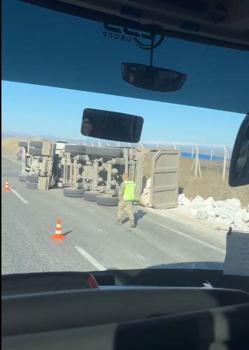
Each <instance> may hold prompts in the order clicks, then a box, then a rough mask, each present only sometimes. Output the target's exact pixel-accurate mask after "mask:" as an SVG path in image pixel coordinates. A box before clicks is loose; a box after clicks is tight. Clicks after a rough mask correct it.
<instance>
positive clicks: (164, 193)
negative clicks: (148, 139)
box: [19, 141, 179, 209]
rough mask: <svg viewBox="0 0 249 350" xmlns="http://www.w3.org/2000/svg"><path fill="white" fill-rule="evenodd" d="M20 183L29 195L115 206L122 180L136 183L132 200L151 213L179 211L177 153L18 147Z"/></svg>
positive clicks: (68, 146) (32, 144)
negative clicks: (55, 192)
mask: <svg viewBox="0 0 249 350" xmlns="http://www.w3.org/2000/svg"><path fill="white" fill-rule="evenodd" d="M19 147H21V148H22V172H21V174H20V176H19V178H20V181H23V182H26V186H27V188H28V189H38V190H42V191H46V190H49V189H52V188H62V189H63V193H64V196H65V197H74V198H81V197H82V198H84V199H85V200H88V201H94V202H96V203H97V204H99V205H107V206H115V205H117V204H118V193H119V187H120V185H121V183H122V174H123V173H124V172H127V173H129V176H130V178H131V179H132V180H134V181H135V182H136V185H137V186H136V199H137V202H138V203H141V204H142V205H146V206H150V207H153V208H160V209H164V208H173V207H176V206H177V197H178V171H179V151H177V150H172V149H153V148H150V149H145V148H141V149H140V148H133V147H125V148H121V147H90V146H85V145H77V144H69V143H66V142H63V141H58V142H40V141H22V142H20V143H19Z"/></svg>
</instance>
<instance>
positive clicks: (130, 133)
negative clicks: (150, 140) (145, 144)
mask: <svg viewBox="0 0 249 350" xmlns="http://www.w3.org/2000/svg"><path fill="white" fill-rule="evenodd" d="M143 121H144V120H143V118H142V117H138V116H135V115H130V114H124V113H118V112H109V111H103V110H98V109H91V108H86V109H85V110H84V112H83V118H82V124H81V134H82V135H84V136H90V137H94V138H99V139H105V140H112V141H120V142H131V143H137V142H139V140H140V137H141V132H142V128H143Z"/></svg>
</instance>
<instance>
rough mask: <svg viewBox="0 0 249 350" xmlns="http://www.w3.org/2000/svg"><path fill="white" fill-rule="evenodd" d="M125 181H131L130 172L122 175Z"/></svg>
mask: <svg viewBox="0 0 249 350" xmlns="http://www.w3.org/2000/svg"><path fill="white" fill-rule="evenodd" d="M122 179H123V181H129V175H128V173H124V174H123V176H122Z"/></svg>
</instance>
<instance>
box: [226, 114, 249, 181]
mask: <svg viewBox="0 0 249 350" xmlns="http://www.w3.org/2000/svg"><path fill="white" fill-rule="evenodd" d="M248 184H249V114H247V116H246V117H245V119H244V120H243V122H242V124H241V126H240V129H239V131H238V134H237V137H236V140H235V144H234V147H233V154H232V159H231V165H230V171H229V185H230V186H232V187H236V186H243V185H248Z"/></svg>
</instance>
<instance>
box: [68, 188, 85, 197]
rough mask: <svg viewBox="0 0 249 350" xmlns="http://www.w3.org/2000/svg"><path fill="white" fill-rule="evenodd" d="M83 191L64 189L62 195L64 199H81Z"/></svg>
mask: <svg viewBox="0 0 249 350" xmlns="http://www.w3.org/2000/svg"><path fill="white" fill-rule="evenodd" d="M84 192H85V191H84V190H83V189H77V188H72V187H71V188H70V187H68V188H64V189H63V194H64V197H70V198H82V197H83V196H84Z"/></svg>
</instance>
